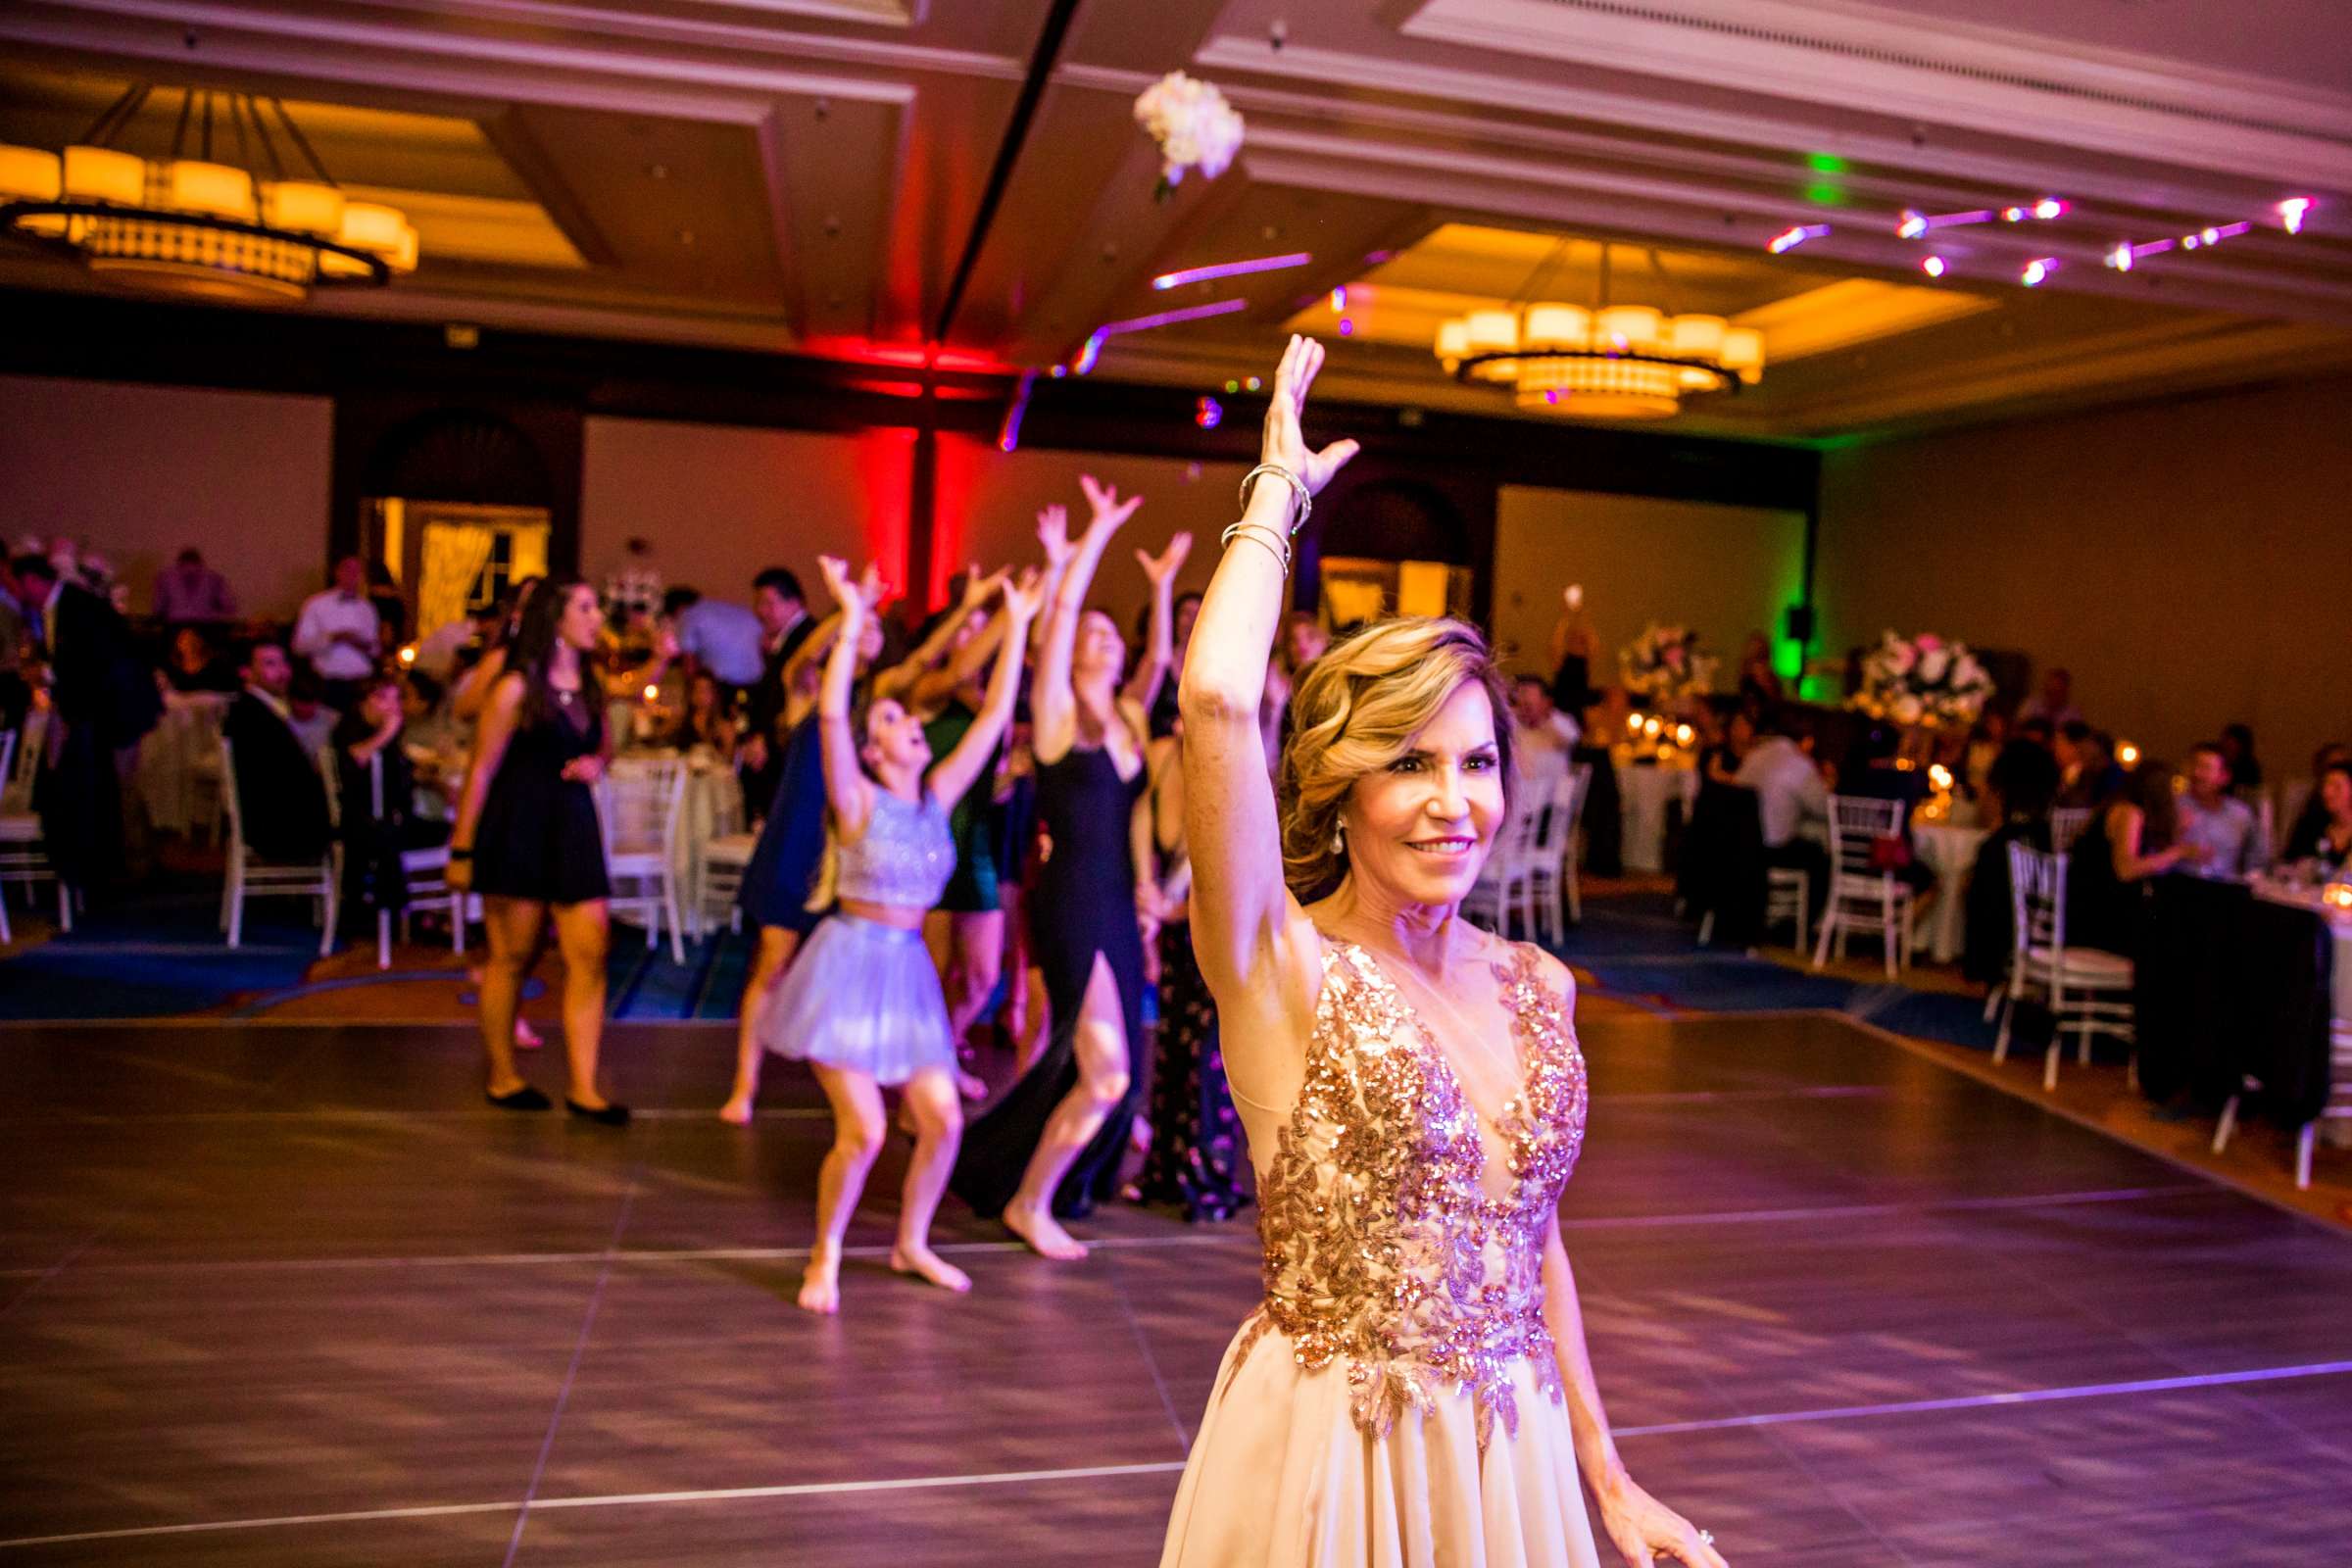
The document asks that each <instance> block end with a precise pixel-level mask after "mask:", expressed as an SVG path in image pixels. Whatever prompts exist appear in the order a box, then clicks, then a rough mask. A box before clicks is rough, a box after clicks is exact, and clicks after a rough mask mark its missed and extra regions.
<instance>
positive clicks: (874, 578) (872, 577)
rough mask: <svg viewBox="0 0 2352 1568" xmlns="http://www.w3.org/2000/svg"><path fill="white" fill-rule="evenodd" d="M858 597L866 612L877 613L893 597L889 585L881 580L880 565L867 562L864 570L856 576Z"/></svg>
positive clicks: (874, 562)
mask: <svg viewBox="0 0 2352 1568" xmlns="http://www.w3.org/2000/svg"><path fill="white" fill-rule="evenodd" d="M892 597H894V594H893V590H892V589H891V586H890V584H888V583H886V582H884V581H883V580H882V563H880V562H879V561H869V562H867V563H866V564H865V570H863V571H861V572H859V573H858V598H859V599H861V600H863V601H864V602H865V608H866V609H867V610H868V611H878V610H880V609H881V608H882V606H883V605H884V604H885V603H886V602H887V601H888V600H890V599H891V598H892Z"/></svg>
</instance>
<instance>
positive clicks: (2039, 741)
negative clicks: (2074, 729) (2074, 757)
mask: <svg viewBox="0 0 2352 1568" xmlns="http://www.w3.org/2000/svg"><path fill="white" fill-rule="evenodd" d="M2017 738H2018V739H2019V740H2021V741H2032V742H2033V743H2034V745H2036V746H2038V747H2040V748H2041V749H2042V750H2043V751H2045V752H2053V753H2054V752H2055V751H2056V750H2057V748H2058V726H2057V725H2055V724H2053V723H2051V722H2050V721H2049V720H2048V719H2046V718H2042V717H2039V716H2037V715H2036V716H2028V717H2022V718H2020V719H2019V720H2018V721H2017Z"/></svg>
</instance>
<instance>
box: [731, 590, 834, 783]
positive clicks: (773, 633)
mask: <svg viewBox="0 0 2352 1568" xmlns="http://www.w3.org/2000/svg"><path fill="white" fill-rule="evenodd" d="M752 613H754V614H756V615H758V616H759V617H760V632H761V637H760V661H761V662H760V678H759V680H758V681H756V682H754V683H753V685H752V687H751V689H750V691H749V692H748V693H746V711H745V713H744V729H743V733H744V743H743V752H742V760H743V798H744V800H745V802H746V803H747V804H748V805H749V809H752V810H755V811H764V810H765V809H767V803H768V801H769V799H770V798H772V797H773V796H774V795H775V793H776V779H777V777H778V776H779V775H780V774H781V773H782V771H783V757H782V751H783V742H784V737H783V735H782V733H781V728H782V724H783V719H784V710H785V707H786V703H785V699H786V697H787V695H788V694H787V693H786V692H785V690H784V665H785V664H786V663H787V662H789V661H790V660H791V658H792V656H793V655H794V654H795V653H797V652H799V650H800V646H801V644H803V643H805V642H807V641H808V640H809V633H810V632H812V631H814V630H815V629H816V623H815V621H814V620H813V619H811V618H810V616H809V604H808V601H807V599H806V598H805V597H804V596H803V595H802V593H801V579H800V578H798V577H796V576H794V575H793V574H792V573H791V572H790V571H788V570H786V569H785V568H784V567H782V566H770V567H768V568H767V569H766V570H765V571H763V572H761V573H760V575H759V576H757V577H755V578H753V579H752Z"/></svg>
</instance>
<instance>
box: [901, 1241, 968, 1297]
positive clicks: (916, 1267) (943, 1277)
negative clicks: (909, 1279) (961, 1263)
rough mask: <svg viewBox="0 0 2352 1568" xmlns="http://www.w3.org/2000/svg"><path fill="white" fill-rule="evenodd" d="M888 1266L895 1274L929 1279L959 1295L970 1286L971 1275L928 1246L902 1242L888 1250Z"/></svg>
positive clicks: (941, 1287) (943, 1288) (944, 1289)
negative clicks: (915, 1245)
mask: <svg viewBox="0 0 2352 1568" xmlns="http://www.w3.org/2000/svg"><path fill="white" fill-rule="evenodd" d="M890 1267H891V1271H892V1272H893V1273H896V1274H911V1275H913V1276H915V1277H916V1278H917V1279H925V1280H929V1281H930V1282H931V1283H932V1284H934V1285H936V1286H938V1287H939V1288H940V1289H941V1290H943V1291H954V1292H955V1293H956V1295H958V1296H961V1295H962V1294H963V1293H964V1292H966V1291H968V1290H970V1289H971V1288H972V1277H971V1276H970V1275H969V1274H966V1273H965V1272H964V1271H963V1270H961V1269H959V1268H957V1267H956V1265H955V1264H953V1263H951V1262H949V1261H948V1260H947V1259H946V1258H944V1257H941V1256H940V1255H939V1254H938V1253H937V1252H934V1251H933V1250H931V1249H929V1248H928V1247H908V1246H907V1244H906V1243H904V1242H902V1243H900V1244H899V1245H898V1246H896V1247H894V1248H892V1249H891V1250H890Z"/></svg>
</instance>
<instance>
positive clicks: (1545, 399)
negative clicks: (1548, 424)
mask: <svg viewBox="0 0 2352 1568" xmlns="http://www.w3.org/2000/svg"><path fill="white" fill-rule="evenodd" d="M1565 245H1566V241H1562V246H1563V250H1562V252H1561V254H1563V255H1564V254H1565V250H1564V247H1565ZM1651 266H1652V269H1653V270H1657V271H1660V272H1661V273H1662V272H1663V268H1661V267H1659V266H1658V264H1657V257H1656V253H1655V252H1652V253H1651ZM1608 278H1609V262H1608V247H1607V246H1606V245H1605V244H1604V245H1603V246H1602V247H1601V259H1600V285H1599V301H1598V302H1597V303H1596V305H1595V308H1594V309H1592V310H1586V309H1585V308H1584V307H1582V306H1577V305H1559V304H1550V303H1545V304H1535V305H1527V306H1509V307H1503V308H1498V309H1495V310H1486V311H1472V312H1471V313H1470V314H1469V315H1467V316H1463V317H1457V318H1455V319H1452V320H1449V321H1447V322H1446V323H1445V324H1444V325H1442V326H1440V327H1439V328H1438V342H1437V356H1438V359H1439V360H1440V361H1441V362H1443V363H1444V365H1445V367H1446V374H1448V375H1450V376H1453V377H1454V378H1455V379H1456V380H1459V381H1463V382H1466V383H1473V384H1479V385H1486V386H1499V387H1506V388H1509V389H1510V390H1511V391H1512V393H1513V394H1514V396H1515V397H1516V399H1517V401H1518V404H1519V407H1520V408H1522V409H1524V410H1526V411H1527V412H1529V413H1531V414H1557V415H1567V416H1571V417H1583V418H1593V419H1662V418H1666V417H1669V416H1672V415H1674V414H1678V413H1680V412H1681V411H1682V406H1683V399H1684V398H1686V397H1691V396H1700V395H1704V394H1707V393H1712V392H1737V391H1738V390H1739V389H1740V386H1741V385H1742V384H1745V385H1750V386H1752V385H1754V384H1755V383H1756V382H1757V381H1758V380H1760V379H1762V377H1763V374H1764V335H1763V334H1762V333H1761V332H1758V331H1756V330H1755V329H1754V328H1753V327H1744V326H1734V325H1732V324H1731V323H1730V322H1729V321H1726V320H1725V319H1723V318H1722V317H1720V316H1674V317H1669V316H1667V315H1666V314H1665V313H1664V312H1662V311H1658V310H1656V309H1653V308H1652V307H1650V306H1647V305H1614V306H1612V305H1609V304H1607V303H1606V301H1607V298H1608V287H1609V283H1608Z"/></svg>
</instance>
